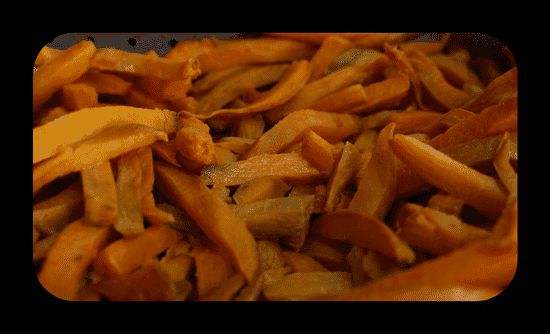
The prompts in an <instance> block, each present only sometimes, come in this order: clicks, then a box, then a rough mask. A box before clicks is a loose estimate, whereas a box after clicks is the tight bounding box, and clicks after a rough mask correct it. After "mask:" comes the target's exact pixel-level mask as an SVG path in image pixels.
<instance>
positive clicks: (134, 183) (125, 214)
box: [114, 150, 145, 237]
mask: <svg viewBox="0 0 550 334" xmlns="http://www.w3.org/2000/svg"><path fill="white" fill-rule="evenodd" d="M141 179H142V171H141V162H140V161H139V157H138V155H137V152H136V150H131V151H129V152H127V153H124V154H122V155H120V156H119V157H118V160H117V179H116V193H117V199H118V216H119V219H118V220H117V222H116V223H115V225H114V228H115V229H116V230H117V231H118V232H119V233H120V234H122V235H123V236H125V237H134V236H137V235H139V234H142V233H143V231H144V230H145V226H144V225H143V211H142V208H141Z"/></svg>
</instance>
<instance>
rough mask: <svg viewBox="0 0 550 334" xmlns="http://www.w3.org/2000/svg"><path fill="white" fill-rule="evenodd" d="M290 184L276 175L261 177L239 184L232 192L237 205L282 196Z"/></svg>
mask: <svg viewBox="0 0 550 334" xmlns="http://www.w3.org/2000/svg"><path fill="white" fill-rule="evenodd" d="M290 188H291V186H289V185H288V184H286V183H285V182H284V181H283V180H281V179H280V178H278V177H261V178H257V179H252V180H250V181H248V182H245V183H243V184H241V185H240V186H239V187H238V188H237V190H235V193H234V194H233V200H234V201H235V203H237V205H239V204H245V203H249V202H255V201H259V200H264V199H267V198H276V197H284V196H285V195H286V193H287V192H288V191H289V190H290Z"/></svg>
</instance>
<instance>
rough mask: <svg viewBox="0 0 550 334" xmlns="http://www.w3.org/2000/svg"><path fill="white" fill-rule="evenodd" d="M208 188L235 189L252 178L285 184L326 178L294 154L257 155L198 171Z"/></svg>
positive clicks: (324, 173)
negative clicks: (226, 187) (275, 178)
mask: <svg viewBox="0 0 550 334" xmlns="http://www.w3.org/2000/svg"><path fill="white" fill-rule="evenodd" d="M200 176H201V178H202V179H203V180H204V181H205V182H206V184H208V185H212V184H214V183H221V184H223V185H226V186H235V185H239V184H242V183H245V182H247V181H250V180H252V179H256V178H260V177H265V176H272V177H278V178H281V180H283V181H285V182H306V183H307V182H315V181H319V180H325V179H328V174H327V173H326V172H322V171H320V170H318V169H317V168H315V167H313V166H311V165H310V164H309V162H308V161H307V160H306V159H304V158H303V157H302V156H301V155H300V154H298V153H279V154H261V155H257V156H254V157H252V158H249V159H246V160H242V161H237V162H234V163H232V164H230V165H210V166H207V167H205V168H203V170H202V171H201V174H200Z"/></svg>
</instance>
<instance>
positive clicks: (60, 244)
mask: <svg viewBox="0 0 550 334" xmlns="http://www.w3.org/2000/svg"><path fill="white" fill-rule="evenodd" d="M112 238H113V230H112V229H111V228H110V227H100V228H98V227H93V226H88V225H86V224H84V219H83V218H81V219H79V220H76V221H74V222H72V223H70V224H69V225H67V227H65V228H64V229H63V231H61V232H60V234H59V236H58V237H57V239H56V241H55V243H54V244H53V246H52V248H51V249H50V251H49V252H48V254H47V255H46V260H45V261H44V263H43V264H42V268H41V269H40V272H39V273H38V280H39V281H40V284H42V286H43V287H44V288H45V289H46V290H47V291H48V292H49V293H51V294H52V295H54V296H55V297H57V298H61V299H64V300H76V299H77V296H78V288H79V285H80V280H81V278H82V275H83V274H84V271H85V270H86V268H87V267H88V266H89V265H90V264H91V263H92V262H93V261H94V258H95V257H96V254H97V253H98V252H99V251H100V249H101V248H103V246H105V245H106V244H107V243H108V242H109V241H110V240H111V239H112Z"/></svg>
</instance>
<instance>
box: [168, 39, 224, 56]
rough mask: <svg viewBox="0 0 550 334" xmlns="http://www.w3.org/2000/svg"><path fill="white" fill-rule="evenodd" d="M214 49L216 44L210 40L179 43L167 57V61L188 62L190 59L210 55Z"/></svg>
mask: <svg viewBox="0 0 550 334" xmlns="http://www.w3.org/2000/svg"><path fill="white" fill-rule="evenodd" d="M213 48H214V43H212V41H211V40H208V39H200V40H190V39H188V40H185V41H179V42H178V43H177V44H176V45H175V46H174V47H173V48H172V49H170V51H168V52H167V53H166V54H165V55H164V58H165V59H170V60H176V61H186V60H187V59H189V58H197V57H198V56H199V55H201V54H204V53H208V52H210V51H211V50H212V49H213Z"/></svg>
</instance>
